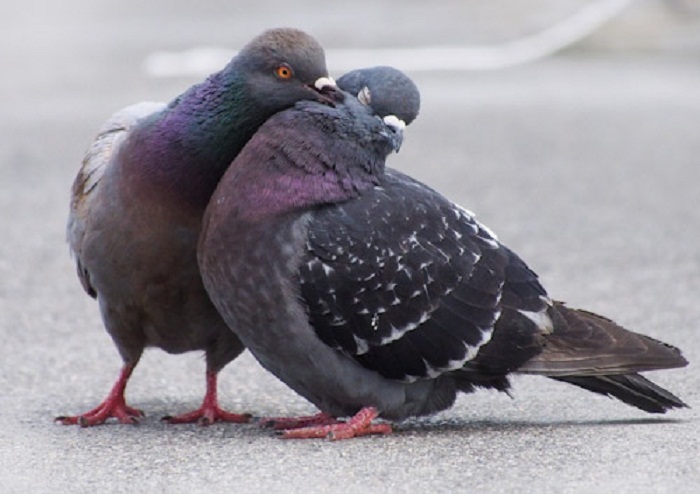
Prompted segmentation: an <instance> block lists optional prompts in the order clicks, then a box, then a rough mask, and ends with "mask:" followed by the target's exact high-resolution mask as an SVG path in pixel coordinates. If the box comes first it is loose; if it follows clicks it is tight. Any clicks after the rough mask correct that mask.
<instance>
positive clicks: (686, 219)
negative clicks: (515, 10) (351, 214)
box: [0, 1, 700, 494]
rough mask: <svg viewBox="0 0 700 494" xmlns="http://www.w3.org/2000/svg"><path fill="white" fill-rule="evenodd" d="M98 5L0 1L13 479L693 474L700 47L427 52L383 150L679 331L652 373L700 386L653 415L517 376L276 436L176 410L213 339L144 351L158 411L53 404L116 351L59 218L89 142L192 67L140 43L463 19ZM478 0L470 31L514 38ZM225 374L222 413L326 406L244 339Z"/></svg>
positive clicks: (436, 29)
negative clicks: (321, 432) (87, 416)
mask: <svg viewBox="0 0 700 494" xmlns="http://www.w3.org/2000/svg"><path fill="white" fill-rule="evenodd" d="M229 3H230V2H229ZM466 3H470V2H466ZM540 3H541V2H540ZM545 3H546V2H545ZM564 3H567V2H564ZM568 3H571V2H568ZM109 4H110V5H108V2H94V3H90V4H85V3H84V2H73V1H67V2H63V3H61V7H60V8H59V7H58V3H55V4H54V3H49V2H29V3H28V4H25V3H23V4H22V5H19V4H18V5H11V6H10V5H3V6H2V9H4V10H5V11H4V12H3V15H2V16H0V19H2V20H0V33H1V34H0V56H1V58H2V59H3V60H4V61H3V62H2V63H3V66H4V71H3V76H2V77H0V115H1V116H2V118H0V238H1V240H0V337H1V340H0V492H7V493H14V492H23V493H24V492H32V493H34V492H36V493H44V492H46V493H48V492H51V493H62V492H71V493H82V492H95V491H100V492H106V493H107V492H109V493H111V492H169V493H170V492H174V493H178V492H183V493H185V492H186V493H190V494H192V493H198V492H241V493H246V492H270V493H273V492H292V493H295V492H299V493H305V494H309V493H314V492H342V493H345V492H347V493H355V492H356V493H360V492H361V493H367V492H407V493H408V492H479V493H507V492H513V493H515V492H518V493H520V492H545V493H546V492H556V493H588V492H591V493H593V492H596V493H600V492H616V493H618V494H622V493H646V492H649V493H659V492H673V493H674V494H682V493H690V492H697V488H698V486H699V485H700V453H698V451H700V420H699V418H700V417H699V416H698V411H697V410H698V409H699V408H700V378H699V375H698V372H697V370H696V365H697V362H698V361H699V359H700V338H698V337H697V334H698V329H699V328H700V305H699V304H698V295H699V294H700V248H699V247H698V246H699V245H700V207H698V204H699V198H700V186H699V185H698V183H700V64H699V63H698V57H697V53H695V54H694V55H693V54H689V53H687V52H684V53H681V54H678V53H670V54H669V53H668V52H666V51H659V52H649V51H645V52H643V53H629V52H627V53H624V54H621V53H613V54H610V53H602V52H599V51H596V52H591V51H576V50H573V51H567V52H565V53H563V54H560V55H557V56H555V57H551V58H547V59H545V60H541V61H538V62H534V63H531V64H527V65H523V66H518V67H513V68H509V69H505V70H499V71H484V72H464V71H462V72H450V71H443V72H420V73H416V74H412V75H413V76H414V79H415V80H416V82H417V84H418V85H419V87H420V89H421V91H422V95H423V105H422V111H421V115H420V116H419V118H418V120H417V121H416V123H415V124H414V125H412V126H411V127H410V128H409V129H408V130H407V131H406V135H405V141H404V147H403V148H402V150H401V152H400V153H399V154H398V155H396V156H393V157H392V158H391V159H390V165H391V166H394V167H396V168H399V169H401V170H403V171H406V172H408V173H410V174H412V175H414V176H416V177H418V178H420V179H422V180H423V181H425V182H427V183H428V184H430V185H431V186H433V187H434V188H436V189H438V190H440V191H441V192H443V193H444V194H445V195H447V196H448V197H450V198H452V199H453V200H455V201H457V202H459V203H460V204H462V205H463V206H465V207H467V208H468V209H471V210H473V211H474V212H475V213H476V214H477V216H478V218H479V219H480V220H481V221H482V222H484V223H485V224H487V225H489V226H490V227H491V228H492V229H493V230H495V231H496V233H497V234H498V235H499V237H500V239H501V240H502V241H503V242H504V243H505V244H507V245H508V246H510V247H511V248H513V249H514V250H515V251H516V252H518V253H519V254H520V255H521V256H522V257H523V258H524V259H525V260H526V261H527V262H528V264H529V265H530V266H531V267H532V268H533V269H534V270H535V271H537V272H538V273H539V274H540V276H541V279H542V281H543V284H544V285H545V287H546V288H547V289H548V291H549V293H550V294H551V295H552V296H553V297H554V298H557V299H561V300H565V301H567V302H568V303H569V305H571V306H573V307H579V308H586V309H588V310H592V311H595V312H598V313H601V314H604V315H606V316H608V317H610V318H613V319H615V320H616V321H618V322H619V323H620V324H622V325H624V326H625V327H627V328H629V329H633V330H635V331H639V332H643V333H645V334H648V335H650V336H653V337H656V338H659V339H662V340H664V341H667V342H669V343H672V344H674V345H676V346H679V347H680V348H682V349H683V351H684V353H685V355H686V356H687V358H688V359H689V360H690V362H691V365H690V366H689V367H687V368H685V369H678V370H672V371H664V372H656V373H650V374H648V377H650V378H651V379H652V380H654V381H655V382H657V383H659V384H661V385H662V386H664V387H667V388H668V389H670V390H672V391H673V392H674V393H676V394H677V395H678V396H680V397H681V398H683V399H684V400H685V401H686V402H687V403H688V404H689V405H690V406H691V407H692V408H690V409H687V410H679V411H672V412H670V413H668V414H667V415H664V416H652V415H647V414H645V413H644V412H641V411H638V410H635V409H632V408H630V407H627V406H625V405H623V404H620V403H618V402H615V401H613V400H610V399H607V398H604V397H600V396H594V395H592V394H591V393H587V392H585V391H583V390H579V389H577V388H574V387H572V386H567V385H565V384H562V383H556V382H550V381H548V380H547V379H543V378H536V377H518V378H515V379H514V386H513V392H512V395H513V396H512V398H510V397H508V396H506V395H504V394H497V393H493V392H485V391H482V392H477V393H475V394H472V395H468V396H461V397H460V398H459V399H458V401H457V404H456V405H455V406H454V407H453V408H451V409H450V410H448V411H445V412H443V413H440V414H438V415H436V416H433V417H429V418H425V419H421V420H415V421H409V422H406V423H402V424H398V425H397V427H396V431H395V433H394V434H393V435H391V436H387V437H368V438H362V439H357V440H352V441H345V442H338V443H331V442H326V441H321V440H319V441H315V440H309V441H282V440H280V439H278V438H276V437H274V436H273V435H272V434H271V433H270V432H269V431H266V430H261V429H259V428H257V427H256V426H254V425H222V424H216V425H214V426H211V427H209V428H201V427H198V426H194V425H192V426H189V425H188V426H167V425H164V424H161V423H160V421H159V418H160V417H161V416H163V415H167V414H173V413H178V412H184V411H186V410H190V409H193V408H195V407H196V406H198V405H199V402H200V400H201V397H202V393H203V390H204V361H203V358H202V356H201V355H198V354H194V353H193V354H186V355H180V356H173V355H167V354H164V353H163V352H161V351H158V350H151V351H148V352H147V353H146V355H145V356H144V358H143V359H142V361H141V363H140V364H139V366H138V368H137V370H136V371H135V373H134V376H133V379H132V380H131V382H130V385H129V387H128V390H127V398H128V400H129V402H130V404H132V405H133V406H136V407H138V408H141V409H143V410H144V411H145V412H146V414H147V416H146V418H145V419H144V420H143V422H142V423H141V424H140V425H139V426H125V425H117V424H109V425H105V426H101V427H94V428H90V429H81V428H78V427H66V426H60V425H56V424H54V423H53V422H52V418H53V417H54V416H56V415H61V414H69V413H77V412H81V411H85V410H87V409H88V408H91V407H92V406H94V405H96V404H97V403H98V402H99V401H100V400H101V399H102V398H103V397H104V396H105V394H106V392H107V391H108V389H109V387H110V386H111V384H112V382H113V380H114V378H115V377H116V374H117V371H118V369H119V366H120V360H119V357H118V355H117V352H116V351H115V349H114V347H113V346H112V343H111V341H110V339H109V337H108V336H107V334H106V333H105V332H104V330H103V329H102V324H101V321H100V318H99V314H98V309H97V305H96V304H95V303H94V301H93V300H92V299H90V298H89V297H87V296H86V295H85V294H84V293H83V291H82V289H81V287H80V284H79V282H78V280H77V277H76V276H75V272H74V266H73V263H72V261H71V259H70V257H69V253H68V248H67V245H66V243H65V240H64V228H65V222H66V217H67V211H68V199H69V189H70V184H71V181H72V179H73V177H74V175H75V173H76V171H77V169H78V166H79V162H80V159H81V157H82V152H83V150H84V148H85V147H86V146H87V145H88V144H89V143H90V140H91V139H92V137H93V135H94V134H95V132H96V130H97V128H98V127H99V125H100V124H101V122H102V121H103V120H104V119H105V118H106V117H107V116H109V114H110V113H111V112H112V111H114V110H116V109H118V108H120V107H123V106H125V105H127V104H129V103H132V102H135V101H140V100H167V99H169V98H171V97H172V96H174V95H176V94H177V93H178V92H180V91H182V90H183V89H184V88H186V87H187V86H188V85H190V84H192V83H193V82H195V81H196V79H195V78H192V77H175V78H153V77H149V76H148V74H147V73H146V72H145V71H144V70H143V61H144V60H145V59H146V58H147V57H148V55H149V53H151V52H153V51H155V50H178V49H184V48H186V47H188V46H191V45H206V44H214V45H224V44H225V46H227V47H228V48H234V49H235V48H238V47H240V46H241V44H242V43H244V42H245V41H247V40H248V39H250V38H251V37H253V36H254V35H256V34H258V32H260V31H261V30H262V29H264V28H266V27H271V26H276V25H281V24H288V25H296V26H299V27H302V28H304V29H306V30H308V31H309V32H311V33H312V34H314V35H316V36H317V37H318V38H319V39H320V41H321V42H322V43H323V44H324V45H330V46H333V47H335V48H338V47H340V48H342V47H346V46H348V45H350V44H353V43H355V44H359V45H362V46H364V47H371V46H380V47H381V46H384V45H386V44H387V43H389V44H391V43H393V45H391V46H394V45H396V44H400V43H406V44H410V43H409V41H410V40H411V39H413V40H414V41H415V42H416V43H417V44H420V43H425V42H426V41H427V40H429V39H432V38H430V36H429V34H430V32H431V29H432V32H433V33H434V34H435V37H436V38H440V39H443V38H444V39H447V38H449V37H450V36H453V37H455V39H457V34H458V33H459V31H460V25H459V23H460V19H459V18H456V17H455V18H454V19H452V20H451V21H450V19H449V16H448V15H447V14H444V13H443V14H436V17H435V23H434V24H430V22H429V19H423V20H422V21H423V22H422V24H421V23H419V21H418V20H417V19H415V18H411V19H412V22H413V23H415V25H414V24H410V23H409V21H408V20H406V21H405V22H403V24H402V23H401V22H398V21H397V22H396V23H394V24H391V23H389V21H388V19H393V18H394V17H393V16H394V13H395V12H394V10H392V9H391V8H389V7H386V9H382V8H380V7H378V6H376V5H375V4H372V3H371V2H360V3H359V5H358V6H357V8H356V9H353V10H352V12H347V13H344V12H343V11H342V10H341V11H338V9H337V7H334V9H335V10H332V9H331V8H330V7H328V8H325V7H324V8H315V7H314V5H317V3H314V2H310V1H309V2H302V3H301V4H302V7H299V9H298V10H295V9H293V8H292V7H290V6H289V5H288V4H287V3H283V2H262V3H259V4H258V5H256V7H253V8H251V10H245V9H243V8H242V7H240V8H239V10H240V11H239V10H236V8H235V7H231V6H228V5H227V3H225V2H215V1H209V2H202V3H198V5H199V6H198V7H197V8H195V7H193V6H190V7H188V6H186V4H183V3H172V4H171V3H169V2H153V3H149V4H148V5H149V6H150V7H143V8H141V7H138V6H140V5H141V3H138V2H129V1H126V2H121V3H120V4H119V6H115V5H116V4H113V3H109ZM365 4H367V5H374V7H367V5H365ZM388 5H390V6H391V7H392V8H394V9H395V8H399V7H398V6H400V5H402V3H398V2H389V3H388ZM410 5H411V6H412V7H411V8H412V9H419V5H422V3H411V4H410ZM364 7H367V9H368V10H366V11H363V8H364ZM348 8H349V6H348ZM407 8H408V7H407ZM459 12H460V15H462V14H463V12H462V11H461V10H460V11H459ZM380 14H381V15H380ZM342 15H348V16H350V18H351V19H352V22H348V23H343V22H341V16H342ZM363 15H366V16H367V19H366V22H365V23H364V24H361V22H362V21H365V19H363ZM464 15H466V14H464ZM382 16H384V17H382ZM495 17H496V16H492V19H491V20H493V18H495ZM443 19H444V20H443ZM467 21H468V24H469V25H470V26H472V27H473V28H474V34H473V35H472V37H471V38H470V39H469V40H467V41H469V42H471V41H475V40H477V41H483V40H487V41H488V40H489V39H495V38H496V37H498V36H500V35H501V34H502V33H501V32H500V31H499V29H497V28H493V29H492V30H488V29H486V28H483V29H482V30H481V31H479V30H478V27H479V23H478V22H477V20H474V19H472V18H469V19H467V18H466V17H465V22H467ZM439 22H444V23H449V22H452V24H439ZM494 22H495V21H494ZM419 24H420V25H419ZM494 25H498V24H497V23H495V24H494ZM381 26H388V27H386V29H385V31H384V32H382V31H381V29H380V27H381ZM426 26H427V27H426ZM431 26H432V27H431ZM360 28H362V29H364V31H362V30H360ZM353 29H355V32H360V33H363V34H362V35H357V36H353V35H352V34H351V33H352V32H353ZM411 36H413V38H411ZM358 38H359V41H358ZM382 43H384V45H382ZM329 68H330V69H331V72H333V66H332V60H329ZM399 68H400V67H399ZM336 75H338V74H336ZM220 383H221V385H220V397H221V401H222V404H223V405H224V406H226V407H227V408H228V409H231V410H233V411H246V412H251V413H253V414H255V415H258V416H262V415H275V416H279V415H299V414H311V413H314V412H315V410H314V409H313V407H312V406H310V405H309V404H308V403H307V402H305V401H304V400H303V399H301V398H300V397H298V396H296V395H295V394H294V393H292V392H291V391H289V390H288V389H287V388H285V387H284V386H283V385H282V384H280V383H279V382H278V381H276V379H275V378H274V377H272V376H270V375H268V374H267V373H265V372H264V371H263V370H262V369H261V368H260V367H259V366H258V365H257V363H256V362H255V361H254V359H253V358H252V357H251V356H250V355H249V354H247V353H246V354H244V355H243V356H242V357H241V358H239V359H238V360H237V361H235V362H233V363H232V364H231V365H229V366H228V367H227V368H226V369H225V370H224V371H223V372H222V374H221V379H220Z"/></svg>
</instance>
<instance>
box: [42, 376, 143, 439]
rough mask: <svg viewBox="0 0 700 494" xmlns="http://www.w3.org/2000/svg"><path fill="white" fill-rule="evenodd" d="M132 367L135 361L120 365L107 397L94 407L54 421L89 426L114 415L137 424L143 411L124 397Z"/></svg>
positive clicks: (102, 421) (124, 422) (125, 421)
mask: <svg viewBox="0 0 700 494" xmlns="http://www.w3.org/2000/svg"><path fill="white" fill-rule="evenodd" d="M134 367H136V363H133V364H126V365H124V367H122V370H121V371H120V372H119V377H118V378H117V382H115V383H114V386H113V387H112V390H111V391H110V392H109V394H108V395H107V398H105V400H104V401H103V402H102V403H100V404H99V405H97V406H96V407H95V408H93V409H92V410H90V411H89V412H86V413H84V414H82V415H74V416H61V417H56V419H55V421H56V422H60V423H61V424H63V425H73V424H78V425H80V426H81V427H91V426H93V425H100V424H104V423H105V421H106V420H107V419H108V418H110V417H114V418H116V419H117V420H119V422H120V423H122V424H138V423H139V421H140V419H141V417H143V412H142V411H141V410H137V409H136V408H132V407H130V406H128V405H127V404H126V401H125V399H124V390H125V389H126V383H127V382H128V381H129V377H131V373H132V372H133V370H134Z"/></svg>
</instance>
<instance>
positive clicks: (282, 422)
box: [258, 412, 340, 431]
mask: <svg viewBox="0 0 700 494" xmlns="http://www.w3.org/2000/svg"><path fill="white" fill-rule="evenodd" d="M338 423H340V422H339V421H338V419H336V418H335V417H333V416H332V415H329V414H327V413H325V412H320V413H317V414H316V415H309V416H306V417H263V418H261V419H260V420H258V425H259V426H260V427H261V428H265V429H274V430H276V431H281V430H290V429H302V428H305V427H310V426H316V425H331V424H338Z"/></svg>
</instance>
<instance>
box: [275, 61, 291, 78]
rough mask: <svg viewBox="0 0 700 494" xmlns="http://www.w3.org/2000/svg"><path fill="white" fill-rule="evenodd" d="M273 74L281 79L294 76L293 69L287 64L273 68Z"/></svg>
mask: <svg viewBox="0 0 700 494" xmlns="http://www.w3.org/2000/svg"><path fill="white" fill-rule="evenodd" d="M275 75H276V76H277V77H279V78H280V79H282V80H287V79H291V78H292V77H294V71H293V70H292V68H291V67H290V66H289V65H287V64H282V65H280V66H279V67H277V68H276V69H275Z"/></svg>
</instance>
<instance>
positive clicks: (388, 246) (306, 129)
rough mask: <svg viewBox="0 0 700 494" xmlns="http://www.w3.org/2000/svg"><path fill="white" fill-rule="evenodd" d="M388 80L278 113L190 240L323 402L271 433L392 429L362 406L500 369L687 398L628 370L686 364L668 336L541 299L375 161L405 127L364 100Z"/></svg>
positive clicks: (400, 414) (441, 208)
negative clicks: (315, 410)
mask: <svg viewBox="0 0 700 494" xmlns="http://www.w3.org/2000/svg"><path fill="white" fill-rule="evenodd" d="M395 87H397V86H396V85H395V84H394V85H391V86H389V87H386V86H382V85H381V84H377V85H375V86H374V91H369V92H368V94H367V92H366V91H364V90H363V89H360V91H358V92H357V94H358V95H359V98H358V99H356V98H355V97H350V96H347V95H346V96H345V97H344V98H343V97H342V96H337V98H338V99H339V101H338V102H337V103H336V104H335V106H333V107H330V106H322V105H320V104H318V103H311V102H301V103H298V104H296V105H295V107H294V108H293V109H290V110H286V111H284V112H282V113H279V114H277V115H275V116H274V117H272V118H271V119H270V120H268V121H267V122H266V123H265V124H264V125H263V126H261V127H260V129H259V130H258V132H257V133H256V134H255V135H254V136H253V137H252V138H251V140H250V141H249V142H248V144H247V145H246V147H245V148H244V149H243V150H242V151H241V153H240V154H239V156H238V157H237V158H236V160H234V162H233V163H232V165H231V166H230V168H229V169H228V171H227V172H226V174H225V175H224V176H223V178H222V180H221V182H220V183H219V185H218V187H217V189H216V191H215V193H214V195H213V196H212V200H211V202H210V203H209V206H208V208H207V211H206V213H205V217H204V226H203V230H202V237H201V239H200V243H199V247H198V258H199V263H200V268H201V272H202V277H203V280H204V285H205V287H206V289H207V291H208V293H209V295H210V297H211V299H212V301H213V303H214V305H215V306H216V307H217V309H218V310H219V312H220V313H221V314H222V316H223V318H224V320H225V321H226V322H227V323H228V325H229V326H230V327H231V328H232V329H233V330H234V331H235V332H236V333H237V334H238V336H239V337H240V339H241V341H243V343H244V344H245V345H246V347H247V348H249V349H250V350H251V352H252V353H253V355H254V356H255V357H256V358H257V359H258V360H259V361H260V363H261V364H262V365H263V366H264V367H265V368H267V369H268V370H270V371H271V372H272V373H273V374H275V375H276V376H277V377H279V378H280V379H281V380H282V381H283V382H285V383H286V384H287V385H289V386H290V387H291V388H292V389H293V390H295V391H296V392H297V393H299V394H300V395H302V396H304V397H305V398H307V399H308V400H309V401H311V402H312V403H313V404H314V405H316V406H317V407H318V408H319V409H320V410H321V413H320V414H318V415H316V416H313V417H306V418H303V419H302V420H300V421H298V422H296V423H295V422H294V420H293V419H284V420H282V421H281V424H282V427H283V428H287V430H285V432H284V437H288V438H308V437H324V436H327V435H330V436H331V437H332V438H334V439H343V438H348V437H354V436H362V435H366V434H376V433H389V432H391V426H390V424H388V423H373V422H372V420H373V419H374V418H376V417H381V418H384V419H387V420H402V419H405V418H407V417H411V416H421V415H427V414H432V413H435V412H438V411H440V410H444V409H446V408H448V407H450V406H451V405H452V404H453V403H454V401H455V398H456V395H457V393H458V392H460V391H461V392H472V391H474V389H475V388H477V387H481V388H491V389H496V390H499V391H507V390H508V389H509V380H508V374H510V373H530V374H539V375H543V376H547V377H550V378H553V379H557V380H560V381H564V382H569V383H571V384H574V385H577V386H580V387H582V388H585V389H587V390H590V391H593V392H596V393H601V394H605V395H609V396H613V397H615V398H617V399H619V400H621V401H623V402H624V403H627V404H629V405H632V406H635V407H637V408H640V409H642V410H644V411H647V412H650V413H663V412H665V411H667V410H668V409H672V408H677V407H684V406H686V405H685V404H684V403H683V402H682V401H681V400H680V399H679V398H677V397H676V396H674V395H673V394H671V393H670V392H668V391H666V390H664V389H662V388H661V387H659V386H657V385H655V384H653V383H652V382H650V381H648V380H647V379H645V378H644V377H642V376H641V375H639V374H638V372H640V371H648V370H653V369H665V368H674V367H682V366H684V365H686V364H687V361H686V360H685V359H684V358H683V357H682V355H681V352H680V351H679V350H678V349H676V348H674V347H672V346H670V345H667V344H664V343H661V342H659V341H656V340H654V339H651V338H648V337H646V336H643V335H639V334H636V333H633V332H631V331H627V330H625V329H623V328H621V327H620V326H618V325H616V324H615V323H614V322H612V321H610V320H608V319H606V318H604V317H601V316H598V315H596V314H593V313H590V312H586V311H581V310H574V309H570V308H568V307H566V306H565V305H564V304H563V303H560V302H555V301H553V300H552V299H550V297H549V296H548V295H547V293H546V291H545V290H544V288H543V287H542V285H541V284H540V282H539V281H538V278H537V275H536V274H535V273H534V272H533V271H532V270H531V269H529V268H528V266H527V265H526V264H525V263H524V262H523V261H522V260H521V259H520V258H519V257H518V256H517V255H516V254H515V253H514V252H512V251H511V250H509V249H508V248H507V247H505V246H504V245H503V244H501V243H500V242H499V241H498V240H497V238H496V237H495V236H494V234H492V233H491V232H490V231H489V230H488V229H487V228H486V227H484V226H482V225H481V224H480V223H478V222H477V221H476V220H475V219H474V216H473V215H472V213H470V212H468V211H466V210H465V209H463V208H461V207H460V206H458V205H456V204H454V203H452V202H450V201H449V200H447V199H445V198H444V197H443V196H441V195H440V194H439V193H437V192H435V191H434V190H432V189H430V188H429V187H427V186H426V185H424V184H422V183H420V182H418V181H416V180H414V179H412V178H410V177H408V176H406V175H404V174H402V173H400V172H398V171H395V170H391V169H385V168H384V162H385V158H386V157H387V155H388V154H389V153H390V151H391V150H392V148H396V147H397V144H398V143H399V141H400V139H399V138H398V136H399V134H400V132H401V131H400V126H399V125H396V123H395V122H396V121H397V120H398V119H396V118H395V117H391V116H386V115H383V114H381V113H380V114H379V115H374V111H373V108H372V101H373V100H374V98H377V96H378V93H380V92H384V91H386V92H388V94H392V92H393V89H394V88H395ZM356 89H357V88H356V87H355V88H353V93H355V90H356ZM367 96H368V97H367ZM393 97H394V98H396V100H397V101H401V102H405V99H406V98H410V97H411V96H410V95H406V94H404V93H403V92H402V91H398V92H393ZM390 99H391V98H389V101H390ZM358 100H359V101H358ZM361 101H364V102H365V103H366V104H365V105H364V106H363V104H362V103H361ZM386 102H387V100H386V99H385V100H384V103H383V104H384V105H385V106H384V110H383V111H384V112H386V111H388V110H387V108H389V109H390V108H391V104H389V105H388V106H387V104H386ZM402 104H403V103H402ZM417 107H418V105H417V104H416V105H415V108H416V111H417ZM400 108H403V106H400ZM379 117H383V120H382V119H381V118H379ZM411 119H412V118H408V120H411ZM348 416H349V417H351V418H350V419H349V420H348V421H347V422H340V421H338V420H337V419H338V418H339V417H348ZM273 425H274V424H273ZM298 426H306V427H302V428H296V429H295V427H298Z"/></svg>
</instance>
